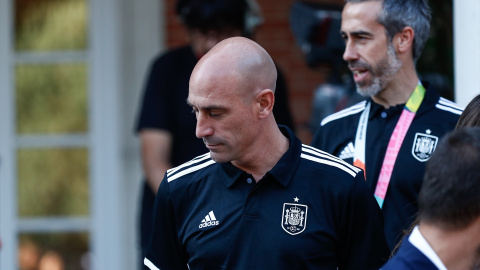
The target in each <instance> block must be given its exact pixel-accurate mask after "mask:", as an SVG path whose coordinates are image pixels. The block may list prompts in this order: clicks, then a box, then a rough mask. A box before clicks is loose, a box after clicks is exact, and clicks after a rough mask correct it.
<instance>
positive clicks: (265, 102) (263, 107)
mask: <svg viewBox="0 0 480 270" xmlns="http://www.w3.org/2000/svg"><path fill="white" fill-rule="evenodd" d="M257 101H258V104H259V111H258V113H259V117H260V118H267V116H268V115H270V113H271V112H272V110H273V104H274V103H275V95H274V93H273V91H272V90H270V89H264V90H262V91H261V92H260V93H258V94H257Z"/></svg>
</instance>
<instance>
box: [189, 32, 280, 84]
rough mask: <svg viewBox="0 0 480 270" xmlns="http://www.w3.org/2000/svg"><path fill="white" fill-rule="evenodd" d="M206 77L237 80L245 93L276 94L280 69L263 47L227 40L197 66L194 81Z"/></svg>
mask: <svg viewBox="0 0 480 270" xmlns="http://www.w3.org/2000/svg"><path fill="white" fill-rule="evenodd" d="M199 73H201V74H202V75H205V74H206V73H211V74H215V75H226V76H238V77H240V78H242V81H243V82H244V83H245V88H244V89H245V90H252V91H253V92H252V93H256V92H259V91H261V90H264V89H270V90H272V91H273V92H275V84H276V80H277V69H276V68H275V64H274V63H273V60H272V58H271V57H270V55H269V54H268V53H267V52H266V51H265V49H263V48H262V47H261V46H260V45H258V44H257V43H255V42H254V41H252V40H250V39H248V38H244V37H233V38H228V39H225V40H223V41H221V42H220V43H218V44H217V45H216V46H215V47H213V48H212V49H211V50H210V51H209V52H208V53H207V54H205V56H203V57H202V59H200V61H199V62H198V63H197V65H196V66H195V69H194V70H193V73H192V78H191V79H194V77H195V76H198V75H199Z"/></svg>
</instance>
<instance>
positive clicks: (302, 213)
mask: <svg viewBox="0 0 480 270" xmlns="http://www.w3.org/2000/svg"><path fill="white" fill-rule="evenodd" d="M295 201H298V199H297V198H295ZM307 210H308V206H306V205H303V204H297V203H284V204H283V214H282V217H283V218H282V228H283V230H284V231H286V232H287V233H289V234H291V235H296V234H299V233H301V232H303V231H304V230H305V227H306V226H307Z"/></svg>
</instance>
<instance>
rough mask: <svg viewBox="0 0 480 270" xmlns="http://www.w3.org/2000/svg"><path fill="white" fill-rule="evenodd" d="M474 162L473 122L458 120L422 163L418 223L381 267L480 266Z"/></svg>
mask: <svg viewBox="0 0 480 270" xmlns="http://www.w3.org/2000/svg"><path fill="white" fill-rule="evenodd" d="M478 117H479V115H478V114H476V115H474V116H473V118H476V119H478ZM473 118H472V120H473ZM477 123H478V122H477ZM478 164H480V128H479V127H478V126H473V127H472V126H468V124H467V125H464V124H461V126H460V127H459V128H458V129H456V130H454V131H452V132H450V133H448V134H447V135H446V136H445V137H443V138H442V139H441V140H440V142H439V145H438V147H437V150H436V151H435V152H434V153H433V155H432V157H431V158H430V160H429V161H428V162H427V165H426V170H425V175H424V178H423V183H422V188H421V190H420V194H419V196H418V204H419V210H418V224H417V225H416V226H415V227H414V229H413V231H412V233H411V234H410V235H409V236H408V237H405V238H404V239H403V242H402V244H401V246H400V248H399V249H398V251H397V252H395V255H394V256H393V258H392V259H391V260H390V261H388V263H387V264H386V265H385V266H384V267H383V268H382V269H383V270H395V269H440V270H446V269H472V270H476V269H480V256H479V246H480V231H479V229H478V228H479V227H480V197H479V196H478V194H479V193H480V182H479V181H478V179H480V167H479V166H478Z"/></svg>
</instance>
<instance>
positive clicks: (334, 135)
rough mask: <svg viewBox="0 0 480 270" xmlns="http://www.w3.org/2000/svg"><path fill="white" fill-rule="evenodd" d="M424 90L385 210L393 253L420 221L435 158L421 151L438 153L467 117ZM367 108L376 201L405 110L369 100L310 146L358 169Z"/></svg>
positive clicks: (326, 126) (325, 126) (333, 119)
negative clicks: (428, 166)
mask: <svg viewBox="0 0 480 270" xmlns="http://www.w3.org/2000/svg"><path fill="white" fill-rule="evenodd" d="M423 85H424V86H425V88H426V90H427V91H426V93H425V97H424V100H423V102H422V104H421V105H420V108H419V109H418V112H417V113H416V115H415V118H414V119H413V121H412V124H411V126H410V128H409V130H408V132H407V134H406V136H405V139H404V141H403V144H402V146H401V148H400V152H399V154H398V157H397V160H396V162H395V167H394V169H393V173H392V178H391V180H390V185H389V187H388V190H387V194H386V198H385V201H384V204H383V208H382V212H383V216H384V222H385V228H384V230H385V234H386V238H387V242H388V245H389V247H390V249H393V247H394V246H395V245H396V244H397V242H398V241H399V240H400V239H401V237H402V231H403V230H406V229H408V228H409V227H410V224H411V223H412V222H413V221H414V220H415V217H416V213H417V209H418V206H417V199H418V193H419V191H420V187H421V185H422V179H423V174H424V170H425V162H426V161H427V160H428V159H429V157H430V156H431V154H432V152H433V151H432V152H430V151H427V150H428V149H427V148H423V149H422V147H419V146H421V144H422V142H426V143H431V144H432V145H433V146H434V147H435V146H436V143H437V142H438V140H439V139H440V138H441V137H443V135H445V133H447V132H449V131H451V130H453V129H454V128H455V125H456V123H457V120H458V117H459V115H460V114H461V113H462V109H461V108H459V107H458V106H457V105H456V104H455V103H453V102H451V101H449V100H446V99H444V98H441V97H440V96H439V95H438V94H437V92H435V91H434V89H431V87H429V86H428V83H423ZM367 102H371V103H372V105H371V108H370V115H369V118H368V126H367V138H366V147H365V153H366V154H365V155H366V156H365V158H366V160H365V163H366V168H365V171H366V180H367V185H368V186H369V188H370V190H371V194H372V195H373V193H374V192H375V187H376V185H377V181H378V177H379V174H380V169H381V166H382V163H383V159H384V157H385V151H386V150H387V146H388V142H389V140H390V136H391V134H392V132H393V129H394V128H395V125H396V124H397V122H398V119H399V117H400V114H401V113H402V110H403V108H404V107H405V105H404V104H401V105H398V106H395V107H390V108H388V109H385V108H384V107H383V106H381V105H379V104H376V103H375V102H372V100H371V99H368V100H367V101H363V102H360V103H358V104H356V105H354V106H351V107H349V108H347V109H345V110H342V111H340V112H338V113H335V114H332V115H330V116H328V117H326V118H325V119H324V120H323V121H322V123H321V125H320V127H319V129H318V130H317V132H316V134H315V136H314V138H313V140H312V143H311V145H312V146H313V147H316V148H318V149H321V150H323V151H325V152H328V153H330V154H333V155H335V156H337V157H340V158H341V159H343V160H345V161H346V162H348V163H350V164H353V155H354V152H355V146H354V144H355V135H356V132H357V126H358V122H359V119H360V115H361V114H362V112H363V110H364V109H365V106H366V104H367ZM434 147H433V148H432V149H434Z"/></svg>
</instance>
